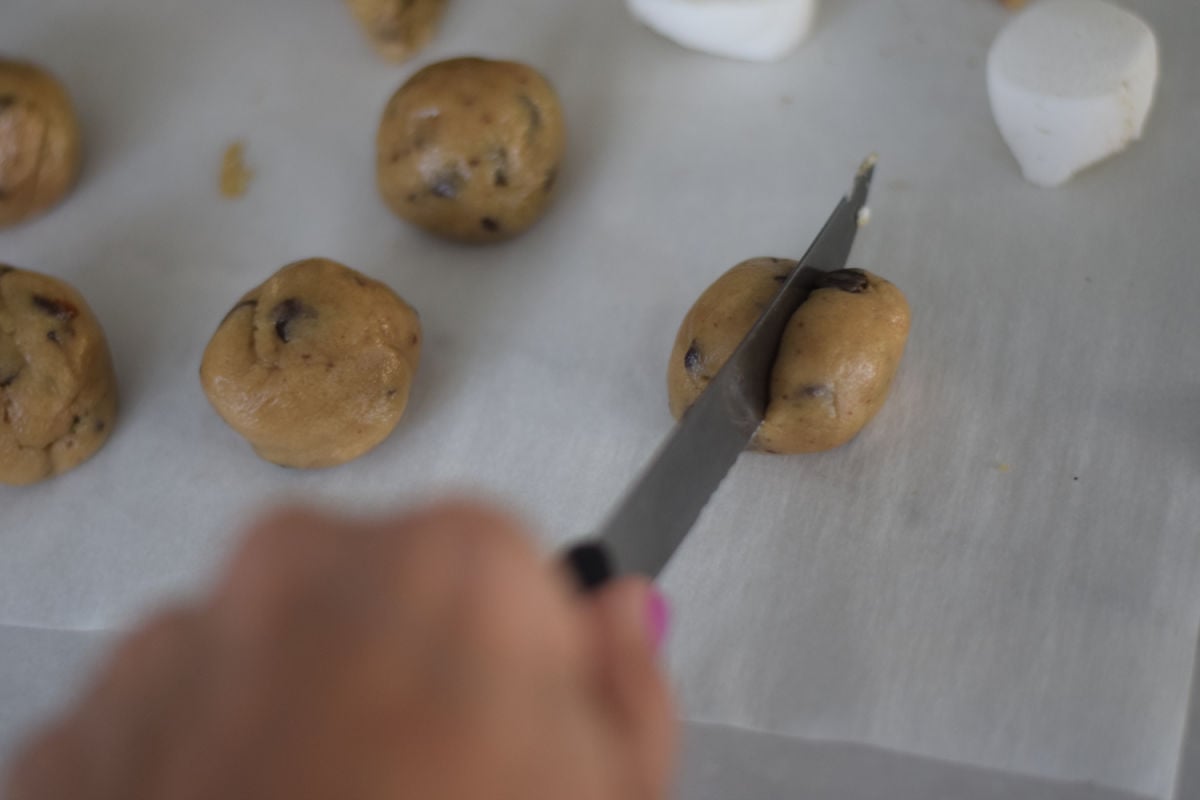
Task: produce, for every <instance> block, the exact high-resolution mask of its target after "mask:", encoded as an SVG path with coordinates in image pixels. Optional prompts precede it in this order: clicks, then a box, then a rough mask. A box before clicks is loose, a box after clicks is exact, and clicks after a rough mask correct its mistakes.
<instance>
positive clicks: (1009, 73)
mask: <svg viewBox="0 0 1200 800" xmlns="http://www.w3.org/2000/svg"><path fill="white" fill-rule="evenodd" d="M1158 67H1159V62H1158V42H1157V40H1156V39H1155V36H1154V32H1153V31H1152V30H1151V29H1150V27H1149V26H1148V25H1147V24H1146V23H1145V22H1143V21H1142V20H1141V19H1139V18H1138V17H1136V16H1134V15H1133V14H1131V13H1129V12H1128V11H1124V10H1122V9H1120V8H1117V7H1116V6H1114V5H1112V4H1110V3H1107V2H1104V1H1103V0H1044V2H1041V3H1037V4H1035V5H1033V6H1031V7H1030V8H1029V9H1027V10H1026V11H1023V12H1021V13H1020V14H1019V15H1017V16H1016V17H1015V18H1013V20H1012V21H1011V22H1009V24H1008V25H1007V26H1006V27H1005V28H1004V30H1003V31H1001V32H1000V35H999V36H997V37H996V41H995V42H994V43H993V44H992V48H991V51H990V52H989V53H988V65H987V80H988V95H989V98H990V100H991V105H992V113H993V115H994V116H995V118H996V125H997V126H998V127H999V128H1000V133H1001V135H1002V136H1003V137H1004V141H1005V142H1007V143H1008V146H1009V148H1011V149H1012V152H1013V155H1014V156H1015V157H1016V159H1017V162H1018V163H1019V164H1020V165H1021V170H1022V172H1023V173H1024V175H1025V178H1026V179H1027V180H1029V181H1030V182H1031V183H1034V184H1037V185H1038V186H1058V185H1060V184H1063V183H1065V182H1066V181H1067V180H1069V179H1070V178H1071V176H1073V175H1075V174H1076V173H1077V172H1079V171H1080V170H1082V169H1084V168H1085V167H1088V166H1090V165H1092V164H1095V163H1096V162H1098V161H1101V160H1103V159H1105V158H1108V157H1109V156H1112V155H1114V154H1116V153H1119V152H1121V151H1122V150H1124V149H1125V148H1126V147H1127V146H1128V145H1129V143H1130V142H1133V141H1135V140H1137V139H1140V138H1141V136H1142V130H1143V128H1144V127H1145V124H1146V118H1147V116H1148V115H1149V113H1150V107H1151V105H1152V104H1153V101H1154V93H1155V90H1156V88H1157V86H1158Z"/></svg>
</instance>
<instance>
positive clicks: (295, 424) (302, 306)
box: [200, 258, 421, 468]
mask: <svg viewBox="0 0 1200 800" xmlns="http://www.w3.org/2000/svg"><path fill="white" fill-rule="evenodd" d="M420 352H421V323H420V320H419V319H418V317H417V312H416V311H414V310H413V309H412V307H411V306H409V305H408V304H407V303H405V302H404V301H403V300H402V299H401V298H400V297H398V296H397V295H396V294H395V292H393V291H392V290H391V289H389V288H388V287H387V286H385V285H384V284H382V283H380V282H379V281H375V280H371V279H370V278H368V277H366V276H364V275H361V274H359V273H358V272H355V271H354V270H352V269H350V268H348V267H346V266H343V265H342V264H339V263H337V262H336V261H329V260H327V259H323V258H312V259H308V260H306V261H298V262H296V263H294V264H289V265H288V266H286V267H284V268H283V269H281V270H279V271H278V272H276V273H275V274H274V275H272V276H271V277H270V278H269V279H268V280H267V281H266V282H265V283H263V284H262V285H261V286H259V287H257V288H255V289H252V290H251V291H250V292H249V293H248V294H246V296H245V297H243V298H242V299H241V300H240V301H238V304H237V305H235V306H234V307H233V309H232V310H231V311H230V312H229V313H228V314H227V315H226V316H225V319H224V320H223V321H222V322H221V325H220V326H219V327H218V328H217V332H216V333H215V334H214V335H213V338H212V340H211V341H210V342H209V343H208V348H207V349H206V350H205V351H204V359H203V361H202V362H201V365H200V381H201V383H202V384H203V386H204V392H205V394H207V395H208V399H209V402H211V403H212V405H213V408H215V409H216V410H217V413H218V414H220V415H221V417H222V418H223V419H224V420H225V421H226V422H227V423H229V425H230V427H232V428H233V429H234V430H235V431H237V432H238V433H240V434H241V435H242V436H244V437H245V438H246V440H247V441H249V442H250V444H251V445H253V447H254V450H255V452H257V453H258V454H259V455H260V456H262V457H263V458H265V459H266V460H267V461H271V462H273V463H275V464H279V465H280V466H285V467H309V468H311V467H330V466H334V465H335V464H341V463H344V462H346V461H350V460H351V459H354V458H357V457H358V456H360V455H362V454H363V453H366V452H367V451H368V450H371V449H372V448H374V447H375V446H376V445H378V444H379V443H380V442H382V441H383V440H384V439H386V438H387V437H388V434H390V433H391V432H392V429H393V428H395V427H396V423H397V422H399V421H400V417H401V415H402V414H403V413H404V407H405V405H406V404H407V402H408V390H409V386H410V385H411V383H412V379H413V373H415V372H416V369H417V362H418V359H419V356H420Z"/></svg>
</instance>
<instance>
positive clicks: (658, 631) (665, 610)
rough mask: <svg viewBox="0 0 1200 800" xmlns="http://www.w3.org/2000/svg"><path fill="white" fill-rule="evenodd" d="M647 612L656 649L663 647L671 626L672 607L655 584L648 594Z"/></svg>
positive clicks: (651, 636) (651, 639)
mask: <svg viewBox="0 0 1200 800" xmlns="http://www.w3.org/2000/svg"><path fill="white" fill-rule="evenodd" d="M646 613H647V616H648V618H649V619H648V620H647V621H648V623H649V625H650V641H651V642H652V643H653V644H654V649H655V650H658V649H661V648H662V644H663V642H664V641H665V640H666V638H667V631H668V630H670V627H671V607H670V606H669V605H668V604H667V598H665V597H663V595H662V592H660V591H658V589H657V588H655V587H653V586H652V587H650V591H649V593H648V594H647V608H646Z"/></svg>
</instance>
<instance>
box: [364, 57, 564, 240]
mask: <svg viewBox="0 0 1200 800" xmlns="http://www.w3.org/2000/svg"><path fill="white" fill-rule="evenodd" d="M565 147H566V126H565V124H564V122H563V113H562V108H561V107H560V106H559V102H558V95H556V94H555V92H554V89H553V87H551V86H550V84H549V83H548V82H547V81H546V79H545V78H543V77H542V76H541V75H539V74H538V73H537V71H536V70H534V69H533V68H531V67H527V66H525V65H524V64H517V63H513V62H510V61H487V60H484V59H481V58H456V59H453V60H450V61H442V62H440V63H437V64H433V65H431V66H428V67H426V68H425V69H423V70H421V71H420V72H418V73H417V74H416V75H414V76H413V77H412V78H411V79H409V81H408V82H407V83H405V84H404V85H403V86H401V87H400V89H399V90H398V91H397V92H396V94H395V95H393V96H392V99H391V101H390V102H388V104H387V108H386V109H385V110H384V113H383V120H382V122H381V123H380V125H379V134H378V138H377V139H376V178H377V180H378V184H379V191H380V193H381V194H382V195H383V199H384V200H385V201H386V202H387V204H388V206H389V207H390V208H391V209H392V211H394V212H395V213H396V215H397V216H399V217H400V218H401V219H405V220H408V221H409V222H411V223H413V224H415V225H417V226H419V227H421V228H423V229H425V230H427V231H429V232H431V233H435V234H438V235H440V236H444V237H447V238H450V239H457V240H459V241H464V242H494V241H499V240H502V239H507V238H509V237H512V236H516V235H517V234H519V233H521V232H522V231H524V230H526V229H527V228H528V227H529V226H531V225H532V224H533V223H534V222H536V221H537V220H538V219H539V218H540V217H541V216H542V214H543V213H544V212H545V210H546V208H547V206H548V205H549V203H550V199H551V197H552V196H553V193H554V183H555V179H556V178H557V176H558V169H559V163H560V162H561V161H562V157H563V151H564V149H565Z"/></svg>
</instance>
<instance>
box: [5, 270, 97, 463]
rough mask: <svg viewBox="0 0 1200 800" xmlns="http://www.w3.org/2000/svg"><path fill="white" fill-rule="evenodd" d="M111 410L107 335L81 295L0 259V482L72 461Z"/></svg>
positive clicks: (81, 455)
mask: <svg viewBox="0 0 1200 800" xmlns="http://www.w3.org/2000/svg"><path fill="white" fill-rule="evenodd" d="M116 417H117V379H116V375H115V374H114V373H113V366H112V358H111V357H110V356H109V352H108V343H107V342H106V341H105V339H104V331H103V330H101V329H100V323H99V322H97V321H96V317H95V316H94V315H93V314H92V311H91V309H90V308H88V305H87V303H86V302H84V299H83V296H82V295H80V294H79V292H77V291H75V289H73V288H72V287H71V286H68V285H67V284H66V283H64V282H63V281H60V280H58V279H56V278H52V277H50V276H49V275H42V274H39V273H37V272H29V271H27V270H22V269H15V268H13V267H8V266H5V265H3V264H0V483H7V484H11V485H15V486H22V485H25V484H30V483H36V482H37V481H40V480H43V479H45V478H51V477H53V476H55V475H59V474H61V473H63V472H66V471H67V470H69V469H72V468H74V467H76V466H78V465H79V464H81V463H83V462H84V461H86V460H87V459H88V458H90V457H91V456H92V455H93V454H94V453H95V452H96V451H97V450H99V449H100V447H101V446H102V445H103V444H104V443H105V442H106V441H108V436H109V434H110V433H112V429H113V425H114V423H115V422H116Z"/></svg>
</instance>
